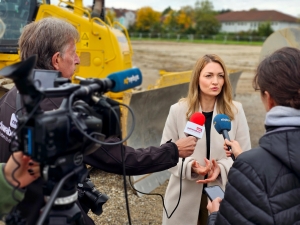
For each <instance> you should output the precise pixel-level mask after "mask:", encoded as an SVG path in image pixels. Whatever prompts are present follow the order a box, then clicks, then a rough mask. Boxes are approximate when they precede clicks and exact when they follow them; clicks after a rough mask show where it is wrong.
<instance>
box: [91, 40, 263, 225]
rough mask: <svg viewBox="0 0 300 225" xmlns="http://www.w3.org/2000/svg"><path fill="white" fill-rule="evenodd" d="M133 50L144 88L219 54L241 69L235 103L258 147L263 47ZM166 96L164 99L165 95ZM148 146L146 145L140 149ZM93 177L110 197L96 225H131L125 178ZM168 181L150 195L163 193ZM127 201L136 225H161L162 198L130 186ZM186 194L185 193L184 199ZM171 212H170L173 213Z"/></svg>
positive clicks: (139, 44) (142, 44) (165, 45)
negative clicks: (256, 80) (162, 74)
mask: <svg viewBox="0 0 300 225" xmlns="http://www.w3.org/2000/svg"><path fill="white" fill-rule="evenodd" d="M132 47H133V51H134V56H133V64H134V65H133V66H136V67H138V68H140V69H141V71H142V73H143V84H142V87H143V88H145V89H146V88H147V87H148V85H153V84H155V82H156V80H157V79H158V78H159V71H160V70H166V71H186V70H192V69H193V66H194V64H195V62H196V61H197V59H198V58H199V57H201V56H203V55H205V54H217V55H219V56H220V57H221V58H222V59H223V60H224V61H225V64H226V65H227V68H228V69H229V70H241V71H243V72H242V75H241V77H240V79H239V81H238V84H237V88H236V96H235V100H236V101H239V102H241V103H242V105H243V108H244V111H245V114H246V117H247V121H248V125H249V128H250V137H251V144H252V147H255V146H257V145H258V141H259V138H260V137H261V136H262V135H263V133H264V117H265V110H264V107H263V105H262V103H261V100H260V93H259V92H255V91H254V89H253V88H252V79H253V77H254V74H255V69H256V66H257V65H258V62H259V55H260V51H261V48H262V47H261V46H247V45H216V44H199V43H197V44H196V43H179V42H164V41H159V42H158V41H150V40H149V41H132ZM162 97H163V96H162ZM141 147H147V146H141ZM91 178H92V180H93V182H94V183H95V186H96V187H97V188H98V190H99V191H101V192H103V193H105V194H107V195H108V196H109V197H110V199H109V200H108V202H107V203H106V204H104V206H103V213H102V214H101V215H100V216H96V215H94V214H93V213H90V214H89V215H90V216H91V217H92V218H93V219H94V221H95V223H96V224H97V225H100V224H101V225H105V224H109V225H110V224H112V225H123V224H124V225H125V224H129V222H128V217H127V211H126V204H125V198H124V187H123V178H122V176H120V175H114V174H109V173H105V172H103V171H99V170H92V171H91ZM167 184H168V181H166V182H165V183H163V184H162V185H161V186H160V187H158V188H156V189H155V190H154V191H152V192H151V193H160V194H164V193H165V190H166V187H167ZM127 191H128V199H129V208H130V216H131V224H133V225H150V224H151V225H160V224H161V221H162V214H163V204H162V199H161V198H160V197H159V196H154V195H148V196H146V195H144V196H142V197H138V196H137V195H136V194H135V192H134V191H133V190H132V189H131V188H130V187H128V188H127ZM185 194H187V193H182V197H184V195H185ZM170 213H171V212H168V214H170Z"/></svg>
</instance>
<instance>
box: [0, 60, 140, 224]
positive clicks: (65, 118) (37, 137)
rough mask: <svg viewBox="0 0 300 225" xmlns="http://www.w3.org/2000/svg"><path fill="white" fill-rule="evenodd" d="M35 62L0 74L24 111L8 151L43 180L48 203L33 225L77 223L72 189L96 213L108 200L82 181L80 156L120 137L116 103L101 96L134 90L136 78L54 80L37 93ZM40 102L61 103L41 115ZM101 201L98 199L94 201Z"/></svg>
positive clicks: (136, 73)
mask: <svg viewBox="0 0 300 225" xmlns="http://www.w3.org/2000/svg"><path fill="white" fill-rule="evenodd" d="M36 60H37V57H36V56H31V57H30V58H28V59H27V60H25V61H22V62H19V63H16V64H13V65H11V66H8V67H5V68H3V69H2V70H0V74H1V75H2V76H4V77H7V78H11V79H12V80H13V81H14V83H15V85H16V87H17V89H18V91H19V94H20V95H21V98H22V100H23V105H24V108H25V113H24V114H23V115H22V116H21V117H19V118H18V128H17V130H16V136H15V137H16V138H15V140H14V141H16V142H17V143H18V145H17V147H14V148H15V149H12V150H13V151H14V150H21V151H23V152H24V153H25V154H27V155H29V156H30V157H31V158H32V159H33V160H35V161H37V162H39V163H40V164H41V165H42V168H43V171H42V174H43V177H44V179H45V180H46V185H45V187H44V195H45V196H47V199H48V202H47V204H46V206H45V208H44V209H43V214H42V215H41V216H40V219H39V221H38V223H37V224H44V221H46V223H48V224H52V223H53V221H55V218H56V217H60V218H61V215H64V217H66V218H67V220H66V221H69V222H68V223H67V224H73V223H72V222H70V221H72V220H75V218H76V220H78V215H79V214H80V210H79V208H78V206H77V205H76V204H75V203H74V202H75V201H76V200H77V197H78V192H77V184H81V186H80V187H81V188H80V190H81V191H80V198H82V199H85V207H87V208H88V207H89V204H91V205H93V204H95V205H96V208H95V207H94V209H95V211H96V212H98V213H99V212H100V213H101V212H102V209H99V208H98V209H97V207H98V206H100V207H102V204H103V203H105V202H106V200H107V199H108V198H107V196H106V197H105V195H102V193H101V192H97V191H96V190H95V188H94V186H93V185H92V184H91V182H90V180H86V177H87V173H88V172H87V170H86V168H85V166H84V165H83V156H84V155H87V154H91V153H92V152H94V151H96V150H97V149H98V148H99V147H100V146H101V145H102V144H105V143H104V139H105V137H108V136H112V135H113V136H119V137H121V128H120V121H119V118H120V109H119V103H118V102H116V101H114V100H112V99H109V98H106V97H104V96H103V94H104V93H106V92H108V91H114V92H119V91H124V90H126V89H129V88H133V87H135V86H137V85H140V84H141V82H142V77H141V73H140V71H139V69H137V68H135V69H134V70H131V71H130V72H128V71H125V72H123V73H122V74H111V75H110V76H108V77H107V78H105V79H84V80H81V81H80V83H79V84H72V83H70V80H69V79H66V78H62V77H59V76H57V78H55V79H54V87H53V88H51V87H50V88H46V89H44V88H38V87H37V84H36V82H34V79H33V78H34V73H35V72H38V71H35V70H33V68H34V66H35V63H36ZM42 72H43V73H46V76H50V75H51V74H53V73H54V74H55V71H42ZM129 73H130V74H131V78H132V77H133V78H134V79H129V80H130V81H131V82H128V75H129ZM126 79H127V82H124V80H126ZM132 81H133V82H132ZM45 98H61V105H60V107H59V108H58V109H57V110H53V111H47V112H44V111H43V110H42V109H41V107H40V103H41V102H42V100H44V99H45ZM129 136H130V134H129V135H127V137H126V138H128V137H129ZM126 138H125V139H126ZM122 141H125V140H122ZM12 142H13V141H12ZM116 144H118V143H116ZM12 146H13V145H12ZM91 194H92V195H91ZM84 196H87V197H89V196H91V199H95V196H96V198H97V199H96V201H89V199H86V198H85V197H84ZM101 197H103V199H98V198H101ZM54 202H55V203H54ZM89 202H91V203H89ZM100 203H101V204H100ZM53 204H54V207H52V205H53ZM66 206H67V207H66ZM66 208H67V210H66ZM50 210H51V211H50ZM62 211H63V212H64V213H62ZM48 214H49V216H48ZM57 215H58V216H57ZM79 220H82V217H81V219H79ZM81 222H82V221H81ZM76 224H77V223H76ZM78 224H79V223H78Z"/></svg>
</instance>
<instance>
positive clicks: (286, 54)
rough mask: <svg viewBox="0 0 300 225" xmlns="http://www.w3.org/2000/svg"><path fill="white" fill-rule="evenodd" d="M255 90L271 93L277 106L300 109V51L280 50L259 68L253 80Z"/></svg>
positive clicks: (265, 60) (293, 49) (288, 48)
mask: <svg viewBox="0 0 300 225" xmlns="http://www.w3.org/2000/svg"><path fill="white" fill-rule="evenodd" d="M253 87H254V89H255V90H260V91H261V94H262V95H264V92H265V91H267V92H269V94H270V96H271V97H272V98H273V99H274V101H275V102H276V104H277V105H281V106H287V107H292V108H295V109H300V50H299V49H297V48H292V47H284V48H281V49H278V50H277V51H275V52H274V53H272V54H271V55H270V56H268V57H266V58H265V59H264V60H263V61H261V63H260V64H259V66H258V67H257V71H256V75H255V77H254V80H253Z"/></svg>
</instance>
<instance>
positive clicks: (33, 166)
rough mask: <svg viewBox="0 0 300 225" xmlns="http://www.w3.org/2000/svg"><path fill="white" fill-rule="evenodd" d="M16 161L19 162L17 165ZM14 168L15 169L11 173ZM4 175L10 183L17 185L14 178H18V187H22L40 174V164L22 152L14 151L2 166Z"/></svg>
mask: <svg viewBox="0 0 300 225" xmlns="http://www.w3.org/2000/svg"><path fill="white" fill-rule="evenodd" d="M16 161H17V162H18V163H19V164H20V165H19V166H18V164H17V163H16ZM15 169H17V170H16V171H15V173H13V172H14V170H15ZM4 175H5V178H6V179H7V181H8V182H9V183H10V184H12V185H13V186H17V185H18V182H17V181H16V180H18V181H19V182H20V186H19V187H20V188H23V187H25V186H27V185H28V184H30V183H31V182H33V181H35V180H36V179H37V178H38V177H39V176H40V165H39V163H36V162H34V161H32V160H31V158H30V157H29V156H26V155H24V154H23V153H22V152H15V153H13V155H12V156H10V158H9V159H8V161H7V163H6V165H5V167H4Z"/></svg>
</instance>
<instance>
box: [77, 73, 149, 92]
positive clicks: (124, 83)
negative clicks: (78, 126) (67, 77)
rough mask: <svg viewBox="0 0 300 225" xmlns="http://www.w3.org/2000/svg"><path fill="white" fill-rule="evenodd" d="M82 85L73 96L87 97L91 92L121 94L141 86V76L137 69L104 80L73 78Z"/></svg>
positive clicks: (109, 76)
mask: <svg viewBox="0 0 300 225" xmlns="http://www.w3.org/2000/svg"><path fill="white" fill-rule="evenodd" d="M75 79H78V80H80V84H81V85H84V86H82V87H81V88H80V89H78V90H76V92H75V95H77V96H78V95H87V94H89V93H91V92H96V91H99V92H107V91H111V92H121V91H126V90H128V89H130V88H134V87H136V86H139V85H141V84H142V81H143V76H142V73H141V71H140V69H139V68H131V69H128V70H123V71H120V72H115V73H112V74H110V75H108V76H107V78H104V79H95V78H92V79H84V78H81V77H79V76H75Z"/></svg>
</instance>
